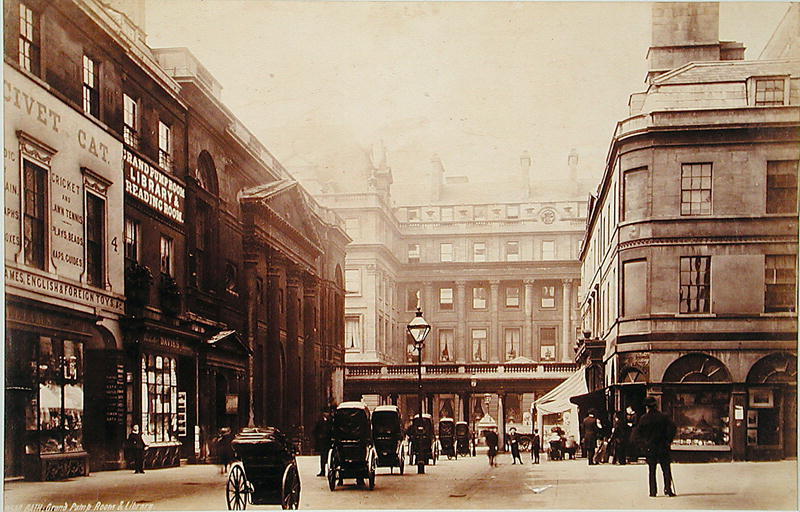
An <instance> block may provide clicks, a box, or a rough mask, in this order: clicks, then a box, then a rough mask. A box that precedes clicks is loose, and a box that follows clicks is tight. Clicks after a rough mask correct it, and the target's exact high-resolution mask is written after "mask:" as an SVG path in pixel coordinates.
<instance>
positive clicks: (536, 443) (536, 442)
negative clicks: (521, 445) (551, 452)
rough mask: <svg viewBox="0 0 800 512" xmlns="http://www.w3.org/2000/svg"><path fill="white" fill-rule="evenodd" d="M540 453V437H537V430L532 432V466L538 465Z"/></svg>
mask: <svg viewBox="0 0 800 512" xmlns="http://www.w3.org/2000/svg"><path fill="white" fill-rule="evenodd" d="M541 451H542V437H541V436H540V435H539V429H538V428H537V429H534V430H533V439H532V440H531V459H532V460H533V463H534V464H539V453H540V452H541Z"/></svg>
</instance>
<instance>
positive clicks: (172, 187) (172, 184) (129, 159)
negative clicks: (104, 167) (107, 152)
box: [123, 149, 186, 224]
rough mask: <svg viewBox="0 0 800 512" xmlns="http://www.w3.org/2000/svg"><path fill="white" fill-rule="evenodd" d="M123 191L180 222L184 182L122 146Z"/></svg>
mask: <svg viewBox="0 0 800 512" xmlns="http://www.w3.org/2000/svg"><path fill="white" fill-rule="evenodd" d="M123 155H124V159H123V162H124V167H125V192H126V193H128V194H130V195H131V196H133V197H135V198H136V199H138V200H139V201H141V202H143V203H144V204H146V205H148V206H149V207H150V208H152V209H154V210H156V211H157V212H159V213H160V214H162V215H165V216H166V217H169V218H170V219H172V220H174V221H175V222H180V223H181V224H183V212H184V208H183V206H184V197H185V195H186V192H185V189H184V187H183V185H181V184H180V183H178V182H177V181H175V180H174V179H172V178H171V177H169V176H168V175H166V174H165V173H163V172H161V171H160V170H159V169H157V168H155V167H153V166H152V165H150V164H149V163H147V162H145V161H144V160H143V159H142V158H139V157H138V156H136V155H135V154H133V153H132V152H131V151H129V150H128V149H124V150H123Z"/></svg>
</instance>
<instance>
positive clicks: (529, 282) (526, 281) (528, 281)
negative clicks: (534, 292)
mask: <svg viewBox="0 0 800 512" xmlns="http://www.w3.org/2000/svg"><path fill="white" fill-rule="evenodd" d="M522 282H523V283H524V284H525V286H533V285H534V284H536V279H523V280H522Z"/></svg>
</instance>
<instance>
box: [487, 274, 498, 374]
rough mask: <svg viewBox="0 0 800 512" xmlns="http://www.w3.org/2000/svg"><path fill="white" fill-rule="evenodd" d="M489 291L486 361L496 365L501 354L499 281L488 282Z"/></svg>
mask: <svg viewBox="0 0 800 512" xmlns="http://www.w3.org/2000/svg"><path fill="white" fill-rule="evenodd" d="M489 289H490V290H491V299H490V300H491V302H490V306H489V307H490V308H491V321H490V324H489V342H488V350H487V352H488V353H489V354H488V358H487V359H488V361H489V362H490V363H497V362H499V361H500V353H502V348H501V347H500V335H499V331H500V326H499V325H498V324H499V322H500V318H499V312H500V281H498V280H496V279H493V280H491V281H489Z"/></svg>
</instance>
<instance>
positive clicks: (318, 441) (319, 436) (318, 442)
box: [312, 411, 331, 476]
mask: <svg viewBox="0 0 800 512" xmlns="http://www.w3.org/2000/svg"><path fill="white" fill-rule="evenodd" d="M312 435H313V436H314V449H315V450H317V451H318V452H319V473H317V476H325V466H327V464H328V450H330V447H331V420H330V415H329V414H328V411H322V413H321V414H320V417H319V420H317V423H316V425H314V430H313V431H312Z"/></svg>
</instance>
